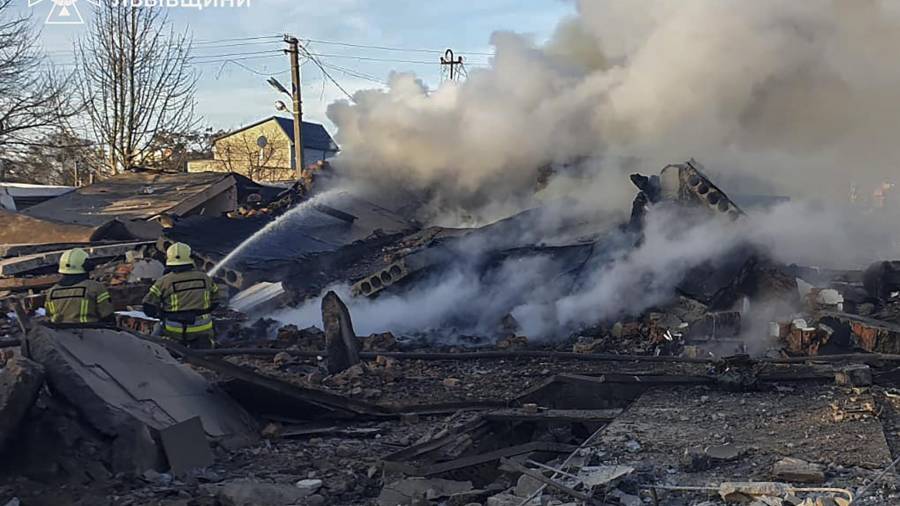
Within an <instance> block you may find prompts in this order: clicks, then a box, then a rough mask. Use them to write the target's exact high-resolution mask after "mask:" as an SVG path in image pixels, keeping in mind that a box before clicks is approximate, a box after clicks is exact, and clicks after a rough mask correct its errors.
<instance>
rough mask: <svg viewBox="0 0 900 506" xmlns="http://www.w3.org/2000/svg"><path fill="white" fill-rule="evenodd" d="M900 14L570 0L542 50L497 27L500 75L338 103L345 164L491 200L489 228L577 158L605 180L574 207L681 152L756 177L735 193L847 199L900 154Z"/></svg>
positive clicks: (713, 1)
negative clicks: (549, 169) (542, 177)
mask: <svg viewBox="0 0 900 506" xmlns="http://www.w3.org/2000/svg"><path fill="white" fill-rule="evenodd" d="M897 11H898V9H897V8H896V4H893V5H892V4H890V3H882V2H877V1H870V0H863V1H858V2H843V1H837V0H834V1H827V0H810V1H806V2H783V1H767V0H762V1H755V2H722V1H717V0H709V1H700V0H698V1H690V0H689V1H684V2H670V1H645V0H641V1H633V2H614V1H598V0H585V1H581V2H579V3H578V15H577V17H575V18H574V19H570V20H565V21H562V22H561V23H560V24H559V26H558V28H557V31H556V33H555V35H554V36H553V38H552V40H550V41H549V42H548V43H547V44H546V45H544V46H536V45H535V44H534V43H533V41H532V40H531V39H529V38H528V37H525V36H522V35H517V34H513V33H506V32H498V33H495V34H494V35H493V37H492V43H493V44H494V45H495V47H496V57H495V58H494V61H493V66H492V67H491V68H490V69H486V70H473V71H471V72H470V74H469V76H470V77H469V79H468V80H467V81H466V82H464V83H462V84H454V83H446V84H444V85H442V86H441V87H440V88H438V89H436V90H429V89H427V88H426V86H425V85H423V84H422V83H421V82H420V81H418V80H417V79H416V77H415V76H414V75H411V74H396V75H393V76H392V77H391V79H390V87H389V89H388V90H384V91H383V90H371V91H362V92H359V93H358V94H357V95H356V96H355V103H353V104H351V103H349V102H346V101H344V102H338V103H335V104H333V105H332V106H331V107H330V108H329V117H330V118H331V120H332V121H333V122H334V123H335V124H336V125H337V126H338V140H339V142H340V143H341V145H342V147H343V149H344V154H343V156H342V157H341V158H340V161H339V164H340V166H341V167H342V169H343V170H346V171H349V172H351V173H352V174H353V175H354V178H357V179H358V178H367V177H373V176H374V179H377V180H378V181H381V182H384V181H392V182H403V183H404V184H407V185H410V186H412V187H414V188H430V189H434V188H437V189H438V194H437V195H436V199H437V202H438V203H439V204H441V208H442V209H448V208H453V207H462V208H464V209H466V210H467V211H469V212H472V213H475V214H476V215H479V213H478V211H479V210H481V209H483V208H485V207H486V206H488V205H489V204H490V206H491V207H490V209H489V210H488V211H487V212H485V213H483V214H482V215H480V217H482V218H484V219H491V218H497V217H499V216H501V215H502V214H503V211H508V210H509V209H514V208H516V207H522V205H523V204H522V202H523V201H524V202H527V201H528V200H529V199H530V198H531V195H532V190H533V188H534V185H535V179H536V171H537V170H538V169H539V168H540V167H543V166H545V165H547V164H553V163H556V164H561V163H568V162H575V161H578V160H581V159H583V157H592V158H594V159H595V161H594V162H593V163H592V166H591V168H590V171H591V172H592V174H593V175H594V176H596V177H599V178H606V181H613V183H612V184H604V185H598V186H600V188H598V187H597V186H594V187H591V188H590V191H584V192H582V193H583V194H584V195H583V196H584V197H585V198H587V197H593V200H595V201H596V203H597V205H601V206H603V205H607V206H608V207H607V208H608V209H617V208H619V206H618V204H621V193H622V192H623V188H624V186H623V184H624V183H616V182H615V181H621V180H622V178H619V177H609V173H612V174H615V175H618V174H619V173H620V171H621V170H622V169H623V168H624V169H632V168H643V169H644V170H645V171H646V170H658V168H660V167H662V166H663V165H664V164H666V163H670V162H672V161H678V160H686V159H688V158H690V157H697V158H698V159H700V160H701V161H703V162H704V164H705V165H706V166H707V167H710V168H715V170H716V171H718V172H723V173H725V174H726V175H729V174H735V173H743V174H752V175H753V176H754V177H755V178H758V179H762V180H763V182H764V183H767V184H759V185H756V186H757V187H756V188H753V187H750V186H747V187H746V188H730V189H731V191H732V192H736V191H741V192H748V193H754V192H758V191H760V190H761V189H762V190H771V189H772V188H774V189H776V190H777V191H778V192H779V193H782V194H790V195H793V196H803V195H805V196H815V195H822V194H824V195H827V196H828V197H835V196H840V197H844V196H846V194H847V191H848V188H849V183H850V181H851V178H852V179H853V180H854V181H856V182H857V184H858V185H859V186H860V188H865V189H869V188H872V187H874V185H875V184H877V183H879V182H881V181H882V180H883V178H885V177H890V176H892V175H893V174H894V173H895V172H896V160H898V159H900V143H897V142H895V141H894V139H893V133H894V132H896V131H898V129H900V111H898V108H900V88H898V87H897V86H896V83H897V82H900V67H898V66H897V65H894V64H893V61H894V54H895V51H896V48H897V47H900V13H898V12H897ZM626 160H627V161H628V163H626V162H625V161H626ZM813 178H814V179H815V185H811V184H810V182H811V179H813ZM589 180H590V181H593V180H594V178H589ZM743 181H744V182H745V183H746V181H747V179H746V178H744V179H743ZM555 183H556V184H560V185H562V186H572V185H571V183H568V182H567V181H566V178H565V177H562V178H557V180H556V182H555ZM575 186H577V187H582V186H583V185H582V184H578V185H575ZM604 189H605V190H606V191H603V192H602V193H600V194H597V190H604ZM551 190H552V189H551ZM626 193H627V192H626ZM501 204H504V205H505V206H506V207H504V206H503V205H501Z"/></svg>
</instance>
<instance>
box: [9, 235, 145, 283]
mask: <svg viewBox="0 0 900 506" xmlns="http://www.w3.org/2000/svg"><path fill="white" fill-rule="evenodd" d="M151 244H153V241H139V242H128V243H122V244H111V245H106V246H93V247H89V248H84V250H85V251H87V253H88V255H90V256H91V258H94V259H96V258H111V257H117V256H120V255H124V254H125V253H127V252H129V251H132V250H134V249H136V248H140V247H142V246H147V245H151ZM65 252H66V250H56V251H49V252H47V253H37V254H34V255H25V256H21V257H15V258H7V259H3V260H0V276H14V275H16V274H21V273H23V272H28V271H32V270H35V269H40V268H42V267H49V266H51V265H55V264H56V263H58V262H59V259H60V257H61V256H62V254H63V253H65Z"/></svg>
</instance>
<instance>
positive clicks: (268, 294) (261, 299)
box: [228, 281, 287, 314]
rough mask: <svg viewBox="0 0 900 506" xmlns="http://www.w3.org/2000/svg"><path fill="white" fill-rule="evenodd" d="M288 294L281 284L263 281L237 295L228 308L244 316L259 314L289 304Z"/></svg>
mask: <svg viewBox="0 0 900 506" xmlns="http://www.w3.org/2000/svg"><path fill="white" fill-rule="evenodd" d="M286 299H287V292H286V291H285V289H284V285H283V284H282V283H280V282H278V283H270V282H268V281H262V282H260V283H256V284H255V285H253V286H251V287H249V288H247V289H246V290H243V291H241V292H239V293H238V294H236V295H235V296H234V297H232V298H231V301H229V303H228V306H229V307H230V308H231V309H234V310H235V311H238V312H240V313H244V314H259V313H263V312H265V311H271V310H274V309H277V308H279V307H281V306H283V305H284V304H285V303H286V302H287V300H286Z"/></svg>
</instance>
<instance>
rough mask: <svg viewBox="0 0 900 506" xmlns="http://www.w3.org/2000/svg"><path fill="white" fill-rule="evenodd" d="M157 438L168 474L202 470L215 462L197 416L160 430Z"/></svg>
mask: <svg viewBox="0 0 900 506" xmlns="http://www.w3.org/2000/svg"><path fill="white" fill-rule="evenodd" d="M159 437H160V439H161V440H162V445H163V450H165V453H166V460H167V461H168V462H169V469H170V472H171V473H172V474H174V475H176V476H178V475H183V474H185V473H188V472H190V471H193V470H195V469H204V468H206V467H209V466H211V465H212V464H213V462H214V461H215V459H214V457H213V454H212V451H211V450H210V449H209V442H208V441H207V440H206V434H205V433H204V432H203V423H202V422H201V421H200V417H199V416H195V417H193V418H190V419H188V420H185V421H183V422H181V423H177V424H175V425H173V426H171V427H167V428H165V429H162V430H161V431H159Z"/></svg>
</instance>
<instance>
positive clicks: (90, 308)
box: [44, 248, 113, 326]
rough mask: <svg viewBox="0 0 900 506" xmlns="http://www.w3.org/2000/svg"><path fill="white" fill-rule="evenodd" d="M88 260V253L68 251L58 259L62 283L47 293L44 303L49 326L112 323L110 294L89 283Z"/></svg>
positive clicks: (98, 284)
mask: <svg viewBox="0 0 900 506" xmlns="http://www.w3.org/2000/svg"><path fill="white" fill-rule="evenodd" d="M87 259H88V254H87V252H85V251H84V250H83V249H81V248H75V249H70V250H69V251H66V252H65V253H63V254H62V256H61V257H60V258H59V273H60V274H62V275H63V276H62V280H60V282H59V283H57V284H56V285H55V286H54V287H53V288H51V289H50V291H49V292H47V299H46V302H45V303H44V306H45V308H46V309H47V312H48V313H49V315H50V323H53V324H60V325H65V326H90V325H91V324H97V323H99V322H109V321H111V319H112V314H113V305H112V302H111V301H110V299H109V292H108V291H107V290H106V287H104V286H103V284H102V283H100V282H98V281H94V280H92V279H88V273H87V269H86V268H85V262H87Z"/></svg>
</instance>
